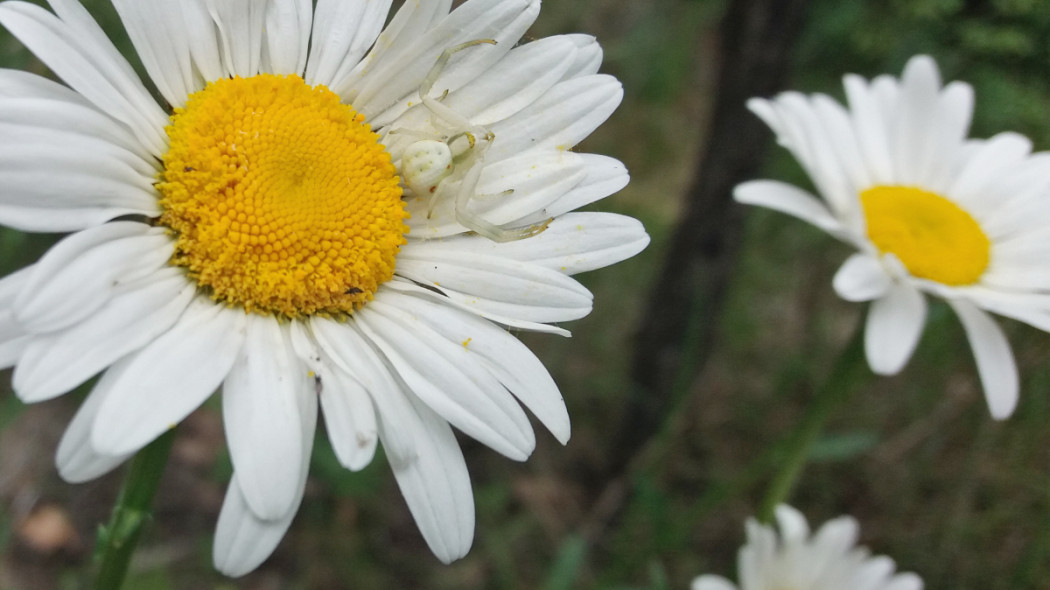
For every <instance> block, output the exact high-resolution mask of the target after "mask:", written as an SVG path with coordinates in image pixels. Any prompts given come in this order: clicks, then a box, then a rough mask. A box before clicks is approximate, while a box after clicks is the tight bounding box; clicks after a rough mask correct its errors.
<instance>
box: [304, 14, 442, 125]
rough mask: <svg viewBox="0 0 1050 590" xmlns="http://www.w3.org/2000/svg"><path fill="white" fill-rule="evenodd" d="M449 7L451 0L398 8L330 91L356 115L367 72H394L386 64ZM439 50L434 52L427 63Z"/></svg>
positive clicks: (396, 59) (390, 66) (438, 18)
mask: <svg viewBox="0 0 1050 590" xmlns="http://www.w3.org/2000/svg"><path fill="white" fill-rule="evenodd" d="M318 8H320V7H318ZM450 8H452V0H433V1H431V2H412V3H405V4H402V5H401V8H400V9H398V11H397V13H396V14H394V17H393V18H392V19H391V20H390V24H389V25H388V26H387V27H386V28H385V29H383V32H382V33H381V34H380V35H379V37H378V38H377V39H376V42H375V45H374V46H373V47H372V50H371V51H370V52H369V53H368V55H367V56H365V58H364V59H362V60H361V61H360V62H359V63H357V64H356V65H355V67H354V68H353V70H352V71H351V72H350V73H349V74H347V75H346V76H343V77H342V78H341V80H340V83H339V84H338V85H333V86H331V87H330V88H332V90H334V91H336V92H337V93H338V94H339V95H340V96H342V97H343V98H344V99H345V100H346V102H348V103H353V104H354V105H355V107H356V108H358V112H360V108H359V107H360V104H361V103H360V101H359V100H358V95H359V94H360V91H361V88H362V86H363V84H364V82H363V79H364V78H366V77H367V76H368V75H369V74H370V73H371V72H375V71H377V70H379V71H382V69H383V68H386V67H389V68H391V69H395V70H396V65H394V66H392V65H389V64H394V63H395V62H397V61H398V59H399V58H401V56H402V55H403V54H404V53H405V52H406V50H407V48H409V47H411V46H412V44H413V43H414V41H416V40H417V39H419V38H420V37H422V36H423V35H424V34H425V33H426V31H428V30H431V29H433V25H434V23H436V22H437V21H439V20H441V19H443V18H445V17H446V16H447V15H448V11H449V9H450ZM318 18H320V17H318ZM440 51H441V50H437V51H435V52H434V54H433V57H432V58H431V63H432V62H433V59H434V58H436V57H437V55H438V53H439V52H440ZM397 65H400V64H397ZM425 75H426V72H425V71H424V72H422V73H420V74H418V77H416V78H415V80H416V82H415V85H417V86H418V84H419V82H420V81H422V80H423V77H424V76H425ZM333 82H335V80H333ZM380 108H385V107H377V110H378V109H380ZM368 119H369V120H373V119H374V117H368Z"/></svg>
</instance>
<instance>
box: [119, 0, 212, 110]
mask: <svg viewBox="0 0 1050 590" xmlns="http://www.w3.org/2000/svg"><path fill="white" fill-rule="evenodd" d="M113 6H114V7H115V8H116V9H117V12H118V13H119V14H120V20H121V21H122V22H123V23H124V28H125V29H126V30H127V31H128V36H129V37H130V38H131V42H132V44H134V45H135V51H136V53H138V56H139V58H141V59H142V65H144V66H145V67H146V71H147V72H149V76H150V78H151V79H152V80H153V83H154V84H156V85H157V90H159V91H160V93H161V95H162V96H163V97H164V100H166V101H168V104H170V105H171V106H173V107H182V106H184V105H185V103H186V97H187V96H189V95H190V94H192V93H193V92H196V91H197V90H199V89H201V88H203V87H204V84H203V80H202V79H201V78H200V77H199V75H197V74H196V72H194V70H193V59H192V53H191V51H190V45H189V43H190V37H189V35H187V34H186V31H185V29H184V27H183V22H182V6H181V4H180V3H179V2H178V1H177V0H176V1H172V2H142V0H114V2H113Z"/></svg>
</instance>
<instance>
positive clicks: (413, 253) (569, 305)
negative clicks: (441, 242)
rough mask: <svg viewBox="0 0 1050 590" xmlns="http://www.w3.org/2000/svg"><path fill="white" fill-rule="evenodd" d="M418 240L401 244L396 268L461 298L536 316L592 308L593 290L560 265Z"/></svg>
mask: <svg viewBox="0 0 1050 590" xmlns="http://www.w3.org/2000/svg"><path fill="white" fill-rule="evenodd" d="M416 243H418V242H416ZM416 243H413V242H410V243H409V244H406V245H405V246H403V247H402V251H401V255H400V256H399V257H398V261H397V263H398V266H397V271H396V272H397V274H398V275H400V276H402V277H405V278H408V279H411V280H413V281H416V282H418V283H421V284H424V285H433V286H435V287H437V288H439V289H440V290H441V291H442V292H443V293H445V294H447V295H448V296H449V297H450V298H452V299H455V300H457V301H459V302H461V303H464V304H466V305H470V306H471V307H475V308H477V309H479V310H484V311H491V312H494V313H500V314H503V315H506V316H509V317H513V318H517V319H523V320H528V321H534V322H561V321H568V320H574V319H579V318H581V317H583V316H585V315H587V314H588V313H590V310H591V303H592V296H591V294H590V292H588V291H587V290H586V289H585V288H584V287H583V286H582V285H580V284H579V283H577V282H576V281H575V280H573V279H571V278H569V277H566V276H565V275H563V274H561V273H559V272H557V271H553V270H549V269H546V268H543V267H542V266H538V265H535V264H529V263H525V262H517V261H512V260H507V259H506V258H502V257H499V256H492V255H485V254H480V253H474V254H466V253H456V254H455V255H452V254H445V253H443V252H439V251H429V250H427V249H426V243H423V244H420V245H419V246H418V247H413V246H414V245H415V244H416ZM417 257H418V258H417Z"/></svg>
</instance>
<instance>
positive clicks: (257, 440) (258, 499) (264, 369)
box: [222, 314, 315, 520]
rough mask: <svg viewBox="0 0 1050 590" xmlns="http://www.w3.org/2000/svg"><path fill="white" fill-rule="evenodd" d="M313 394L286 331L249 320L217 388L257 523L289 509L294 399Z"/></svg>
mask: <svg viewBox="0 0 1050 590" xmlns="http://www.w3.org/2000/svg"><path fill="white" fill-rule="evenodd" d="M314 391H315V386H314V382H313V379H312V376H311V375H309V371H308V370H307V368H306V367H305V366H303V364H302V363H301V362H300V361H299V359H298V358H297V357H296V355H295V351H294V350H293V348H292V344H291V341H290V337H289V334H288V332H287V330H286V329H285V328H283V327H282V326H281V325H280V324H279V323H278V322H277V320H276V319H274V318H272V317H263V316H258V315H255V314H251V315H249V316H248V323H247V334H246V336H245V340H244V346H243V347H242V349H241V354H240V356H239V358H238V359H237V362H236V363H234V365H233V367H232V368H231V369H230V372H229V375H228V376H227V377H226V380H225V382H224V383H223V388H222V415H223V422H224V423H225V425H226V442H227V446H229V448H230V459H231V460H232V462H233V468H234V471H236V472H237V476H238V481H239V483H240V489H241V493H242V494H243V495H244V499H245V501H246V502H247V503H248V506H250V507H251V510H252V513H253V514H255V515H256V516H258V517H259V518H261V519H263V520H275V519H279V518H281V517H283V516H285V515H287V513H288V511H289V510H291V509H292V508H293V507H294V501H295V498H296V493H297V489H296V486H297V485H298V481H297V478H296V475H297V474H298V473H299V471H300V469H301V467H302V466H301V465H300V464H299V460H300V458H301V457H302V454H303V451H302V449H301V447H300V445H301V444H302V439H303V436H302V432H301V431H300V428H301V426H300V422H301V420H300V417H299V415H298V401H297V400H298V399H299V398H300V397H302V396H304V395H307V393H304V392H309V393H311V394H312V393H314Z"/></svg>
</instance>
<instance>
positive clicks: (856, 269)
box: [831, 254, 892, 302]
mask: <svg viewBox="0 0 1050 590" xmlns="http://www.w3.org/2000/svg"><path fill="white" fill-rule="evenodd" d="M831 286H832V288H834V289H835V293H837V294H838V296H839V297H841V298H843V299H845V300H846V301H852V302H861V301H871V300H873V299H878V298H880V297H882V296H883V295H885V294H886V293H887V292H888V291H889V289H890V287H891V286H892V280H891V279H890V277H889V276H888V275H887V274H886V272H885V271H883V270H882V265H881V264H879V261H878V260H875V259H873V258H871V257H870V256H866V255H864V254H854V255H853V256H850V257H849V258H848V259H846V262H844V263H843V264H842V266H841V267H839V270H838V272H836V273H835V278H834V279H832V281H831Z"/></svg>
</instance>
